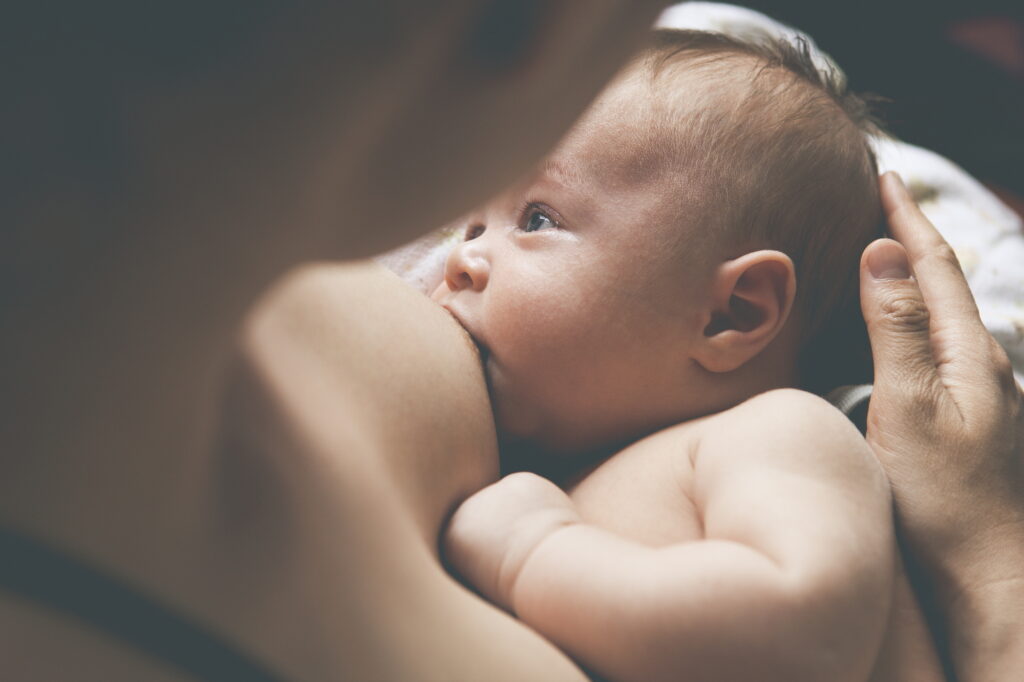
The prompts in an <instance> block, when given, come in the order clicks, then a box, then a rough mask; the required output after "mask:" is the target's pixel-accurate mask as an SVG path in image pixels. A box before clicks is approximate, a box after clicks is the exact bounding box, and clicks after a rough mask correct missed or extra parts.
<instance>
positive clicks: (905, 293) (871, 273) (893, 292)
mask: <svg viewBox="0 0 1024 682" xmlns="http://www.w3.org/2000/svg"><path fill="white" fill-rule="evenodd" d="M860 283H861V294H860V300H861V310H862V312H863V313H864V320H865V322H866V323H867V328H868V333H869V336H870V338H871V354H872V356H873V358H874V364H875V393H876V397H875V398H873V399H872V404H874V403H876V402H877V399H881V400H883V401H884V400H885V399H886V397H887V396H889V395H892V396H893V399H894V400H896V403H895V404H896V405H897V406H899V407H901V408H902V407H903V406H904V405H905V404H907V403H908V402H915V403H916V402H918V398H917V397H916V396H923V395H931V396H935V395H936V392H937V390H939V389H940V384H939V382H938V379H939V377H938V375H937V373H936V369H935V364H936V362H935V358H934V356H933V351H932V338H931V324H930V314H929V310H928V306H927V305H926V304H925V300H924V296H922V294H921V289H920V287H919V286H918V283H917V281H916V280H914V278H912V277H911V276H910V262H909V259H908V258H907V252H906V250H905V249H904V248H903V246H901V245H900V243H899V242H895V241H893V240H891V239H879V240H877V241H875V242H873V243H871V244H870V245H869V246H868V248H867V249H865V250H864V255H863V256H862V257H861V277H860ZM895 395H898V396H901V398H900V399H897V398H895ZM910 396H914V397H910Z"/></svg>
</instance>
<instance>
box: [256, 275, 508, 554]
mask: <svg viewBox="0 0 1024 682" xmlns="http://www.w3.org/2000/svg"><path fill="white" fill-rule="evenodd" d="M243 345H244V351H243V356H244V358H245V362H244V363H243V364H244V365H245V366H246V367H247V368H248V369H247V370H246V371H247V373H249V374H250V375H252V376H255V377H257V381H256V383H257V384H259V385H260V386H261V392H262V393H263V394H264V395H265V396H266V401H267V402H272V403H274V406H273V408H272V409H271V410H270V411H271V412H272V413H273V415H274V417H273V418H274V419H277V420H278V421H279V422H280V424H279V427H280V428H279V429H278V431H279V432H282V433H287V438H288V439H291V440H293V441H294V440H299V441H301V446H302V447H300V448H297V450H300V451H302V452H303V453H306V454H305V455H304V456H305V457H307V458H311V459H313V458H315V459H316V461H315V462H312V461H307V462H306V464H313V465H314V466H315V467H324V468H325V469H329V470H330V471H331V475H332V477H333V476H337V477H338V480H343V481H346V482H347V483H348V485H353V486H358V485H359V482H360V481H363V480H366V481H369V480H370V479H371V478H372V479H380V480H382V481H383V482H384V485H385V486H386V487H388V488H390V489H391V490H392V491H393V493H392V494H389V495H387V496H386V497H385V498H384V499H380V500H379V504H385V505H386V504H393V505H399V506H401V507H403V508H404V509H406V510H408V511H409V512H411V514H412V517H413V520H414V522H415V523H416V524H417V525H418V526H419V527H420V529H421V531H422V533H423V535H424V539H425V540H427V541H428V542H429V543H430V545H431V547H432V548H434V547H435V545H436V537H437V534H438V532H439V530H440V526H441V523H442V522H443V520H444V519H445V517H446V516H447V514H448V512H449V510H450V508H451V507H452V506H453V505H454V504H456V503H457V502H458V501H460V500H461V499H462V498H464V497H466V496H468V495H469V494H471V493H472V492H474V491H475V490H477V489H479V488H480V487H482V486H483V485H486V484H487V483H489V482H491V481H493V480H494V479H496V478H497V472H498V464H497V462H498V459H497V443H496V437H495V432H494V422H493V417H492V415H491V409H490V403H489V401H488V398H487V389H486V386H485V383H484V378H483V372H482V369H481V367H480V362H479V358H478V355H477V351H476V348H475V347H474V346H473V344H472V341H471V340H470V339H469V337H468V335H467V334H466V333H465V331H464V330H462V329H461V328H460V327H459V326H458V324H457V323H455V321H454V320H452V318H451V317H450V316H449V315H448V313H447V312H445V311H444V310H443V309H441V308H440V307H438V306H437V305H436V304H434V303H433V302H431V301H430V300H429V299H427V298H426V297H425V296H423V295H422V294H420V293H419V292H417V291H414V290H413V289H411V288H410V287H409V286H407V285H406V284H405V283H403V282H402V281H401V280H399V279H398V278H397V277H395V276H394V275H392V274H391V273H390V272H388V271H386V270H384V269H383V268H381V267H379V266H375V265H370V264H356V265H315V266H307V267H304V268H302V269H300V270H298V271H297V272H295V273H294V274H292V275H290V276H289V277H287V278H286V279H285V280H284V281H283V282H282V283H281V284H279V285H278V286H277V287H275V288H274V289H273V290H272V292H271V293H270V294H269V295H268V296H267V297H266V298H265V299H264V300H263V301H262V302H261V303H260V304H259V305H258V306H257V309H256V312H255V313H254V314H253V315H252V318H251V320H250V322H249V324H248V325H247V328H246V332H245V341H244V344H243ZM311 453H319V454H316V455H313V454H311ZM341 492H342V491H339V494H341Z"/></svg>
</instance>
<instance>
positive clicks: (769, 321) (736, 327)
mask: <svg viewBox="0 0 1024 682" xmlns="http://www.w3.org/2000/svg"><path fill="white" fill-rule="evenodd" d="M795 296H796V272H795V269H794V268H793V261H792V260H790V258H789V256H787V255H786V254H784V253H782V252H781V251H767V250H765V251H754V252H751V253H748V254H745V255H743V256H740V257H739V258H736V259H735V260H730V261H726V262H725V263H722V264H721V265H720V266H718V268H717V269H716V270H715V274H714V279H713V281H712V284H711V297H710V299H709V301H708V310H707V315H706V318H705V319H706V320H707V324H706V326H705V328H704V334H703V338H701V339H699V340H698V342H697V347H696V348H695V350H694V359H695V360H696V361H697V362H698V363H699V364H700V365H701V366H702V367H704V369H706V370H708V371H709V372H731V371H733V370H735V369H737V368H739V367H741V366H742V365H744V364H745V363H746V362H747V361H748V360H750V359H751V358H753V357H755V356H756V355H757V354H758V353H760V352H761V351H762V350H764V348H765V347H766V346H767V345H768V344H769V343H771V341H772V339H774V338H775V337H776V336H777V335H778V333H779V332H780V331H782V328H783V326H785V324H786V321H787V320H788V319H789V314H790V312H791V311H792V308H793V299H794V297H795Z"/></svg>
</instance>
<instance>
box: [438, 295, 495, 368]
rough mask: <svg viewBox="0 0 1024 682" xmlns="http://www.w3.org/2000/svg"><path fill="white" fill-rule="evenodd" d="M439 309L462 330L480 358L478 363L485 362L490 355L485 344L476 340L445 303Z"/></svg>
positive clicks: (457, 315) (459, 317)
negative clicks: (444, 311)
mask: <svg viewBox="0 0 1024 682" xmlns="http://www.w3.org/2000/svg"><path fill="white" fill-rule="evenodd" d="M441 307H442V308H444V309H445V310H446V311H447V312H448V314H449V315H451V316H452V319H454V320H455V322H456V323H457V324H458V325H459V327H461V328H462V331H464V332H465V333H466V336H467V337H468V338H469V341H470V342H471V343H472V344H473V348H474V349H475V350H476V352H477V356H478V357H479V358H480V362H481V363H483V362H485V361H486V360H487V358H488V357H489V356H490V354H491V351H490V349H489V348H488V347H487V344H486V343H484V342H483V341H481V340H480V339H479V338H477V336H476V335H475V334H474V333H473V332H472V331H471V330H470V328H469V327H468V326H466V324H465V323H464V322H463V321H462V317H461V316H460V315H459V314H458V313H457V312H455V311H454V310H453V309H452V308H451V307H450V306H449V305H448V304H447V303H442V304H441Z"/></svg>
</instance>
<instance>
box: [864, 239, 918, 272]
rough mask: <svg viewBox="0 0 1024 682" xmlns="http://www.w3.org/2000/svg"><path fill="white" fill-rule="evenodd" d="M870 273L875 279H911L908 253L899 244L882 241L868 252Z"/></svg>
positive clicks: (886, 240)
mask: <svg viewBox="0 0 1024 682" xmlns="http://www.w3.org/2000/svg"><path fill="white" fill-rule="evenodd" d="M868 271H869V272H870V273H871V276H872V277H874V278H875V279H907V278H908V277H910V263H908V262H907V252H906V251H904V250H903V247H902V246H900V244H899V243H898V242H894V241H893V240H891V239H880V240H879V241H878V242H876V243H875V244H873V245H872V247H871V250H870V251H868Z"/></svg>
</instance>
